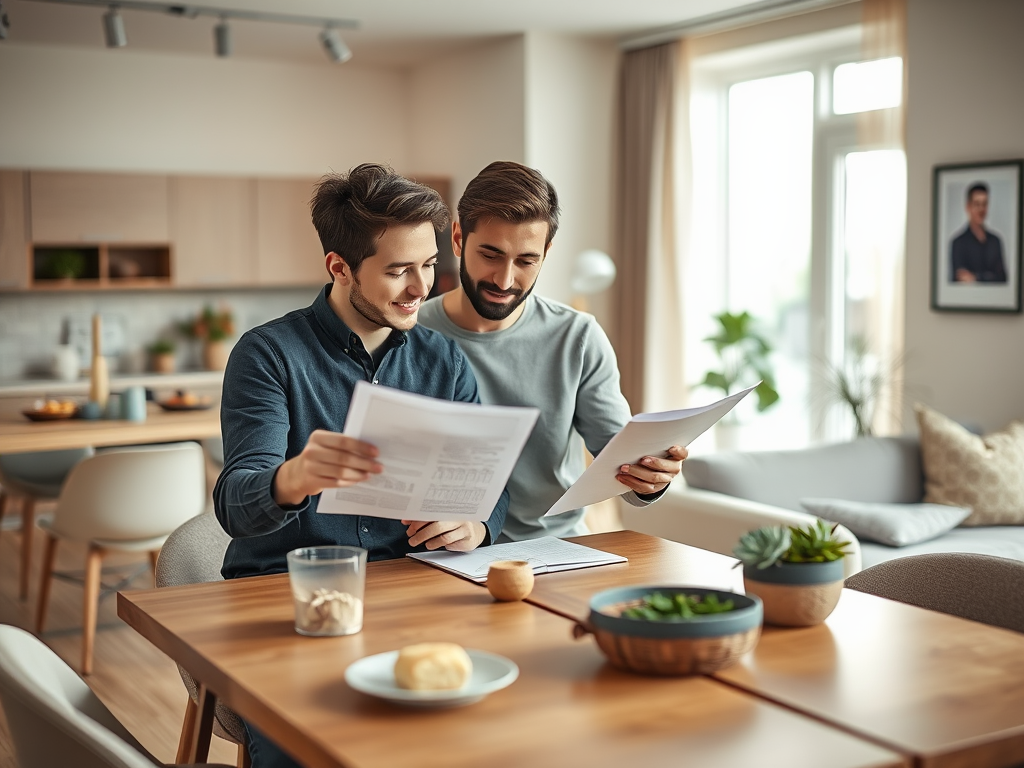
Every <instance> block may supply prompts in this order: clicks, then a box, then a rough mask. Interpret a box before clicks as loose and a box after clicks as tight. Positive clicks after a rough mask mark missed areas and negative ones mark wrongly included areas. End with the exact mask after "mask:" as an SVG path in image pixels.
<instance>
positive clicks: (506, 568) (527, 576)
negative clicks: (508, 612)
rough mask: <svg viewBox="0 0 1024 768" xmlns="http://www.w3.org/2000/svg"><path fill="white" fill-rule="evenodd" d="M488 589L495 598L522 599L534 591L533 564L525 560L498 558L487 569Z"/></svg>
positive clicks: (505, 599)
mask: <svg viewBox="0 0 1024 768" xmlns="http://www.w3.org/2000/svg"><path fill="white" fill-rule="evenodd" d="M487 591H488V592H490V593H491V594H492V595H493V596H494V599H495V600H503V601H509V602H510V601H512V600H522V599H523V598H524V597H528V596H529V594H530V592H531V591H533V566H531V565H530V564H529V563H528V562H526V561H525V560H498V561H497V562H494V563H491V567H490V568H488V569H487Z"/></svg>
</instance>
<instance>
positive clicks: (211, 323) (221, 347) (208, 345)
mask: <svg viewBox="0 0 1024 768" xmlns="http://www.w3.org/2000/svg"><path fill="white" fill-rule="evenodd" d="M180 330H181V332H182V333H183V334H184V335H185V336H187V337H189V338H191V339H198V340H200V341H202V342H203V365H204V367H205V368H206V369H207V370H208V371H223V370H224V367H225V366H226V365H227V362H228V352H229V350H228V347H227V345H226V344H225V342H226V341H227V339H229V338H230V337H231V336H232V335H233V334H234V332H235V321H234V316H233V315H232V313H231V310H230V309H227V308H226V307H221V308H220V309H218V310H214V308H213V307H211V306H209V305H207V306H205V307H203V311H202V312H200V313H199V314H198V315H197V316H196V317H195V319H194V320H190V321H188V322H185V323H182V324H181V326H180Z"/></svg>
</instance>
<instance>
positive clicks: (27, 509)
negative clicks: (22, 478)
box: [18, 496, 36, 600]
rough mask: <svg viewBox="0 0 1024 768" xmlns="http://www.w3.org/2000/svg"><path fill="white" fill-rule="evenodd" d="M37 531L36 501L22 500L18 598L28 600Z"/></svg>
mask: <svg viewBox="0 0 1024 768" xmlns="http://www.w3.org/2000/svg"><path fill="white" fill-rule="evenodd" d="M35 529H36V500H35V498H33V497H32V496H26V497H25V498H24V499H22V500H21V576H20V578H19V582H18V596H19V597H20V598H21V599H22V600H27V599H28V582H29V573H30V572H31V570H32V534H33V533H34V532H35Z"/></svg>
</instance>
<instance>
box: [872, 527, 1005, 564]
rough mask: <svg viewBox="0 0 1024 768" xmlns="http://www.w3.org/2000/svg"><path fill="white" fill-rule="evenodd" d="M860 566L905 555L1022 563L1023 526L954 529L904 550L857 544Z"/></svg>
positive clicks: (873, 544)
mask: <svg viewBox="0 0 1024 768" xmlns="http://www.w3.org/2000/svg"><path fill="white" fill-rule="evenodd" d="M860 552H861V558H862V565H863V567H865V568H868V567H870V566H872V565H875V564H877V563H881V562H885V561H886V560H892V559H893V558H895V557H906V556H907V555H924V554H928V553H932V552H973V553H975V554H979V555H995V556H996V557H1008V558H1010V559H1011V560H1024V526H1017V525H1003V526H978V527H975V528H964V527H963V526H960V527H958V528H954V529H953V530H951V531H950V532H949V533H946V534H943V535H942V536H939V537H938V538H936V539H932V540H931V541H923V542H921V543H920V544H911V545H909V546H906V547H899V548H895V547H887V546H885V545H884V544H875V543H873V542H870V541H862V542H860Z"/></svg>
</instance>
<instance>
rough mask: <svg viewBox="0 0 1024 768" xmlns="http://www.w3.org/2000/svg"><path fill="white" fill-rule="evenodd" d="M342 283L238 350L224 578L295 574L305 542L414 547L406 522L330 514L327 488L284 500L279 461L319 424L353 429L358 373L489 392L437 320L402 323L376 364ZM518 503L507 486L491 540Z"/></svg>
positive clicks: (378, 554)
mask: <svg viewBox="0 0 1024 768" xmlns="http://www.w3.org/2000/svg"><path fill="white" fill-rule="evenodd" d="M330 289H331V286H330V285H329V284H328V285H327V286H325V287H324V289H323V290H322V291H321V292H320V295H319V296H318V297H317V298H316V300H315V301H314V302H313V304H312V305H311V306H309V307H307V308H305V309H301V310H296V311H294V312H290V313H289V314H287V315H285V316H284V317H281V318H278V319H277V320H273V321H271V322H269V323H267V324H266V325H262V326H260V327H258V328H254V329H253V330H251V331H249V332H247V333H245V334H244V335H243V336H242V338H241V339H240V340H239V342H238V344H237V345H236V346H235V348H234V350H232V352H231V359H230V360H229V361H228V366H227V370H226V371H225V373H224V394H223V398H222V401H221V417H220V418H221V432H222V434H223V437H224V470H223V471H222V472H221V475H220V478H219V479H218V480H217V485H216V487H215V488H214V491H213V499H214V510H215V511H216V513H217V519H218V520H220V524H221V526H222V527H223V528H224V530H225V531H227V533H228V534H229V535H230V536H231V537H232V541H231V543H230V544H229V545H228V550H227V554H226V555H225V557H224V566H223V568H222V573H223V574H224V578H227V579H231V578H239V577H242V576H254V575H257V574H262V573H283V572H285V571H287V569H288V565H287V559H286V555H287V553H288V552H289V551H290V550H292V549H295V548H296V547H309V546H318V545H324V544H346V545H350V546H359V547H364V548H365V549H367V550H369V559H370V560H386V559H390V558H395V557H401V556H403V555H405V554H406V553H407V552H410V551H412V550H413V548H412V547H410V546H409V539H408V537H407V536H406V533H405V526H404V525H402V524H401V522H399V521H398V520H387V519H383V518H377V517H361V516H357V515H320V514H317V512H316V507H317V503H318V501H319V496H316V497H311V498H307V499H306V501H305V502H304V503H303V504H302V505H300V506H299V507H296V508H282V507H280V506H279V505H278V504H277V503H276V502H275V501H274V497H273V482H274V475H275V473H276V472H277V469H278V467H280V466H281V464H282V463H284V461H285V460H286V459H290V458H292V457H293V456H296V455H297V454H299V453H301V451H302V449H303V448H304V447H305V445H306V442H307V440H308V439H309V435H310V434H311V433H312V432H313V430H316V429H326V430H330V431H332V432H341V431H342V429H343V427H344V424H345V416H346V415H347V413H348V407H349V402H350V400H351V398H352V391H353V389H354V388H355V385H356V382H357V381H360V380H365V381H372V382H373V383H374V384H381V385H383V386H388V387H394V388H396V389H404V390H406V391H409V392H416V393H418V394H421V395H428V396H430V397H436V398H438V399H442V400H459V401H464V402H479V396H478V394H477V386H476V379H475V378H474V377H473V372H472V370H471V369H470V367H469V363H468V362H467V360H466V357H465V355H463V353H462V351H461V350H460V349H459V347H458V345H457V344H456V343H455V342H453V341H451V340H449V339H447V338H445V337H444V336H442V335H441V334H439V333H435V332H434V331H431V330H428V329H427V328H422V327H420V326H416V327H414V328H413V329H412V330H411V331H408V332H401V331H393V332H392V333H391V336H390V337H389V338H388V341H387V342H385V346H386V351H385V352H384V355H383V357H382V358H381V360H380V365H379V366H377V367H376V368H375V367H374V363H373V360H372V359H371V357H370V355H369V354H368V353H367V352H366V349H365V348H364V347H363V345H362V342H361V341H360V339H359V337H358V336H357V335H356V334H355V333H353V332H352V331H351V330H350V329H349V328H348V326H346V325H345V324H344V323H343V322H342V321H341V319H340V318H339V317H338V316H337V315H336V314H335V313H334V310H332V309H331V307H330V305H329V304H328V303H327V296H328V294H329V293H330ZM507 511H508V492H507V491H505V492H503V493H502V495H501V498H500V499H499V500H498V504H497V506H496V507H495V508H494V512H493V513H492V514H491V517H490V519H488V520H487V522H486V523H485V525H486V526H487V531H488V534H489V537H488V540H489V541H496V540H497V538H498V534H499V533H500V532H501V527H502V524H503V523H504V521H505V514H506V512H507Z"/></svg>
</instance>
